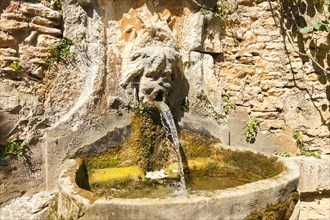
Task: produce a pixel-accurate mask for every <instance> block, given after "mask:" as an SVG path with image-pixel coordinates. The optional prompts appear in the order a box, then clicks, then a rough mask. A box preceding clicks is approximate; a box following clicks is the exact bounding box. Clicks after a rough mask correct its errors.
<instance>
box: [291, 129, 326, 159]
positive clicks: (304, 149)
mask: <svg viewBox="0 0 330 220" xmlns="http://www.w3.org/2000/svg"><path fill="white" fill-rule="evenodd" d="M292 137H293V138H294V139H295V140H296V141H297V144H298V147H299V150H300V155H303V156H306V157H315V158H318V159H321V153H322V151H321V150H319V149H315V150H311V149H310V148H309V147H308V146H307V145H306V144H305V142H304V139H303V136H302V135H301V133H300V131H298V130H295V131H294V132H293V135H292Z"/></svg>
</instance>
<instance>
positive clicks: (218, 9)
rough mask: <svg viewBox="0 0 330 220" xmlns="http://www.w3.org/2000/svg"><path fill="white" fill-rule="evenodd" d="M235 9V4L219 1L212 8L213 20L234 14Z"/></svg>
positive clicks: (224, 0)
mask: <svg viewBox="0 0 330 220" xmlns="http://www.w3.org/2000/svg"><path fill="white" fill-rule="evenodd" d="M236 9H237V4H236V3H234V2H230V1H226V0H221V1H218V3H217V5H216V6H215V7H214V10H213V14H212V15H213V17H214V18H219V17H225V16H227V15H230V14H232V13H234V12H235V10H236Z"/></svg>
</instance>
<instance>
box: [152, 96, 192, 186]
mask: <svg viewBox="0 0 330 220" xmlns="http://www.w3.org/2000/svg"><path fill="white" fill-rule="evenodd" d="M158 106H159V109H160V112H161V120H162V124H163V126H164V129H165V130H166V132H167V135H169V136H171V138H172V141H171V142H172V144H173V146H174V150H175V152H176V154H177V158H178V164H179V171H180V183H181V187H182V190H183V191H184V192H185V191H186V183H185V178H184V171H183V163H182V156H181V152H180V147H181V145H180V141H179V137H178V132H177V130H176V126H175V123H174V119H173V115H172V112H171V110H170V108H169V107H168V106H167V105H166V103H165V102H158Z"/></svg>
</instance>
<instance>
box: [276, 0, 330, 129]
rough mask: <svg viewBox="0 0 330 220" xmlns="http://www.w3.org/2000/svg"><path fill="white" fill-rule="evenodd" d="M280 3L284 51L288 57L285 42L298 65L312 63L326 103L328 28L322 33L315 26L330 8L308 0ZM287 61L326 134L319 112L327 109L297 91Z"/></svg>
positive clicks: (329, 92)
mask: <svg viewBox="0 0 330 220" xmlns="http://www.w3.org/2000/svg"><path fill="white" fill-rule="evenodd" d="M280 2H281V10H280V26H281V31H282V35H283V39H284V43H285V50H286V51H287V54H289V51H288V49H287V46H288V45H287V42H289V43H290V44H291V45H292V47H293V48H294V51H295V52H296V53H298V54H299V57H300V59H301V61H302V63H306V62H310V61H311V62H312V65H313V69H314V72H315V73H316V74H317V75H318V81H319V82H320V83H321V84H322V85H324V86H325V91H324V92H325V93H326V98H327V100H328V102H329V103H330V84H329V83H330V53H329V51H330V32H329V31H328V30H327V28H330V25H329V24H328V27H327V28H325V29H324V28H322V27H320V26H318V25H317V24H320V23H319V22H320V21H323V20H324V21H326V20H327V19H328V18H326V17H323V18H322V16H325V13H326V12H327V11H328V12H329V10H330V6H329V5H326V4H325V3H324V2H323V1H312V0H303V1H301V0H281V1H280ZM275 14H276V13H275V12H274V10H273V16H276V15H275ZM274 19H275V18H274ZM275 20H276V19H275ZM286 40H287V41H286ZM295 42H297V43H295ZM295 45H297V46H295ZM288 59H289V62H290V66H291V72H292V74H293V80H294V84H295V87H297V88H298V89H299V90H304V91H306V92H307V93H308V95H309V96H310V98H311V101H312V103H313V105H314V107H315V108H316V110H317V111H318V112H319V114H320V116H321V119H322V122H323V123H324V124H325V125H326V126H327V127H328V129H329V131H330V120H328V119H326V118H324V117H323V115H322V112H321V111H323V112H325V111H330V105H326V104H324V105H322V106H321V107H317V106H316V104H315V103H314V101H315V100H314V99H313V97H312V96H313V90H312V89H309V88H306V87H299V86H298V85H297V84H296V78H295V74H296V73H297V71H296V70H294V69H293V67H292V65H291V62H292V61H291V59H290V56H289V55H288Z"/></svg>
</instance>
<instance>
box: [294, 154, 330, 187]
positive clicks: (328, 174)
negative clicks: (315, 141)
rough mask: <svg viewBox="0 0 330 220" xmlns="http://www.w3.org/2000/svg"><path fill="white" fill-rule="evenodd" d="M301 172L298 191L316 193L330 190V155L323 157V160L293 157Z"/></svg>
mask: <svg viewBox="0 0 330 220" xmlns="http://www.w3.org/2000/svg"><path fill="white" fill-rule="evenodd" d="M293 159H294V160H295V161H296V162H297V164H298V165H299V167H300V170H301V176H300V179H299V185H298V191H299V192H300V193H304V192H314V191H318V190H330V181H329V180H330V155H322V157H321V159H317V158H314V157H304V156H300V157H293Z"/></svg>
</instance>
